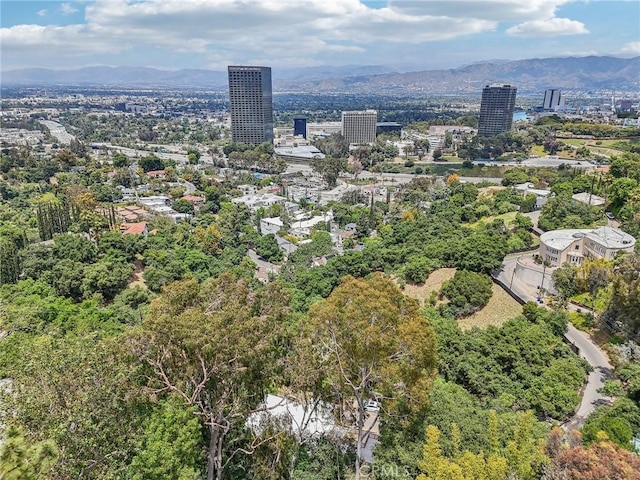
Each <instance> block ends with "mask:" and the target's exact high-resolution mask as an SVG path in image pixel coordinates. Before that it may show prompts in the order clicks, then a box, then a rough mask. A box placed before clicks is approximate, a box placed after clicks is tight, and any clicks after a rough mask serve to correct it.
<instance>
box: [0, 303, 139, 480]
mask: <svg viewBox="0 0 640 480" xmlns="http://www.w3.org/2000/svg"><path fill="white" fill-rule="evenodd" d="M51 306H53V305H52V304H51V303H49V307H48V308H51ZM58 308H59V307H58ZM103 322H104V321H103ZM103 334H104V332H103ZM12 340H13V341H12V343H13V344H14V345H15V342H16V341H18V342H19V340H20V339H19V338H14V339H12ZM119 340H120V339H118V340H116V339H113V338H111V339H106V340H101V339H99V337H98V335H95V334H93V335H86V336H85V335H80V334H78V335H69V336H67V337H64V338H60V337H59V336H57V338H56V337H54V336H48V335H41V336H39V337H36V338H34V337H31V336H30V337H28V339H27V340H26V341H27V342H28V343H25V340H23V343H18V344H17V346H18V352H19V353H17V354H14V355H13V356H12V357H11V362H4V363H5V364H4V365H3V368H4V373H5V374H6V375H8V376H10V377H11V378H12V379H13V384H12V393H11V395H10V396H7V397H5V398H4V399H3V400H4V401H6V403H3V405H5V406H6V407H4V408H6V410H5V411H6V412H11V415H10V417H7V418H8V420H7V421H9V422H10V423H11V424H14V425H15V424H17V425H22V426H23V427H24V429H25V432H26V434H27V435H28V438H29V439H33V440H34V441H36V442H42V441H51V442H55V445H56V447H57V450H58V456H59V461H58V462H56V463H55V465H53V467H52V471H51V472H50V473H49V474H48V475H47V476H46V478H79V477H85V478H86V477H89V478H123V473H124V472H123V470H124V468H125V466H126V465H127V463H128V461H129V458H130V455H131V452H132V451H133V450H134V448H135V445H136V443H137V439H138V434H139V433H140V427H141V423H142V415H143V413H144V410H145V402H143V401H141V398H140V396H139V395H138V393H137V392H138V390H139V385H136V384H135V381H136V380H137V379H138V378H142V376H143V372H142V371H141V369H140V368H139V366H138V365H136V364H135V363H131V362H130V357H129V356H128V355H127V354H126V352H124V351H123V350H122V348H121V343H119ZM27 345H28V348H27ZM3 353H4V352H3ZM37 478H43V477H42V476H39V477H37Z"/></svg>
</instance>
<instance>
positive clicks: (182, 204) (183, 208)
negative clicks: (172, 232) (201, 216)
mask: <svg viewBox="0 0 640 480" xmlns="http://www.w3.org/2000/svg"><path fill="white" fill-rule="evenodd" d="M173 209H174V210H175V211H176V212H180V213H190V214H193V213H194V212H195V209H194V208H193V203H191V202H190V201H188V200H185V199H184V198H179V199H178V200H176V201H175V202H173Z"/></svg>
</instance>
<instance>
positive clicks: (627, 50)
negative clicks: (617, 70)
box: [620, 42, 640, 56]
mask: <svg viewBox="0 0 640 480" xmlns="http://www.w3.org/2000/svg"><path fill="white" fill-rule="evenodd" d="M620 54H621V55H632V56H635V55H640V42H629V43H627V44H625V45H624V46H623V47H622V48H621V49H620Z"/></svg>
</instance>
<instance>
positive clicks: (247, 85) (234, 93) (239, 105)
mask: <svg viewBox="0 0 640 480" xmlns="http://www.w3.org/2000/svg"><path fill="white" fill-rule="evenodd" d="M228 71H229V98H230V101H231V136H232V138H233V141H234V142H242V143H248V144H253V145H256V144H259V143H264V142H273V103H272V93H271V68H269V67H249V66H229V67H228Z"/></svg>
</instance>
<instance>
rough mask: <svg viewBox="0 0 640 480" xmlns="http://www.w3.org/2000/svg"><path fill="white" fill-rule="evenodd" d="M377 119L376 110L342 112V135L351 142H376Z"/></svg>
mask: <svg viewBox="0 0 640 480" xmlns="http://www.w3.org/2000/svg"><path fill="white" fill-rule="evenodd" d="M377 119H378V112H377V111H375V110H364V111H351V112H342V136H343V137H344V138H345V139H346V140H347V142H349V144H362V143H374V142H375V141H376V122H377Z"/></svg>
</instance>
